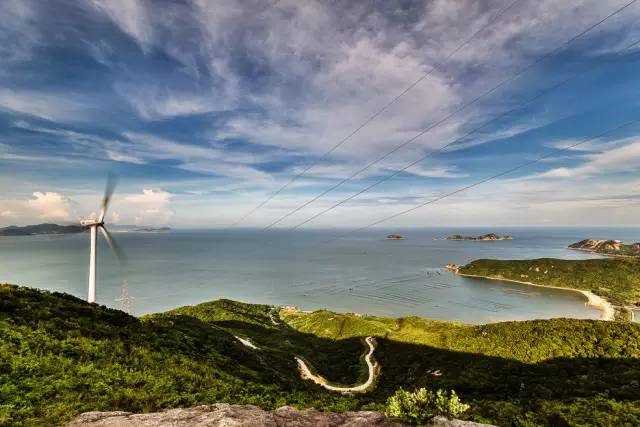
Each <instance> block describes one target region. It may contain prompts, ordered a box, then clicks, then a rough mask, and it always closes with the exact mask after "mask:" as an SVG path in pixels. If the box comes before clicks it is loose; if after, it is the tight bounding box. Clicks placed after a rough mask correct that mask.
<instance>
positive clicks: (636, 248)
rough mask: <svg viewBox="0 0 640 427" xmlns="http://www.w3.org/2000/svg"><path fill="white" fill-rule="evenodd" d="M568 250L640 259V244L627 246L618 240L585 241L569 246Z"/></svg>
mask: <svg viewBox="0 0 640 427" xmlns="http://www.w3.org/2000/svg"><path fill="white" fill-rule="evenodd" d="M569 248H570V249H577V250H580V251H587V252H593V253H597V254H602V255H610V256H636V257H640V243H632V244H630V245H628V244H625V243H623V242H622V241H620V240H597V239H585V240H582V241H580V242H578V243H573V244H571V245H569Z"/></svg>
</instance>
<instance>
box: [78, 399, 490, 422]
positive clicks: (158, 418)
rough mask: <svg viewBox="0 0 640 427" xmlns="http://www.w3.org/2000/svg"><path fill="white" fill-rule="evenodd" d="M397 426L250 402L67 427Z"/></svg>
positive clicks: (356, 415)
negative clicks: (270, 407) (247, 403)
mask: <svg viewBox="0 0 640 427" xmlns="http://www.w3.org/2000/svg"><path fill="white" fill-rule="evenodd" d="M427 425H428V426H433V427H482V426H486V424H478V423H473V422H469V421H459V420H447V419H446V418H442V417H437V418H436V419H434V420H433V421H432V422H431V423H430V424H427ZM116 426H117V427H152V426H153V427H157V426H171V427H187V426H189V427H199V426H201V427H204V426H207V427H245V426H246V427H285V426H295V427H333V426H345V427H347V426H348V427H400V426H404V424H403V423H401V422H400V421H398V420H396V419H393V418H387V417H385V416H384V415H382V414H380V413H379V412H372V411H361V412H320V411H314V410H297V409H294V408H290V407H288V406H285V407H282V408H280V409H277V410H275V411H265V410H262V409H260V408H258V407H257V406H253V405H229V404H226V403H218V404H215V405H202V406H196V407H195V408H189V409H170V410H167V411H163V412H153V413H148V414H132V413H130V412H86V413H84V414H82V415H80V416H79V417H78V418H77V419H75V420H74V421H72V422H71V423H69V424H68V427H116Z"/></svg>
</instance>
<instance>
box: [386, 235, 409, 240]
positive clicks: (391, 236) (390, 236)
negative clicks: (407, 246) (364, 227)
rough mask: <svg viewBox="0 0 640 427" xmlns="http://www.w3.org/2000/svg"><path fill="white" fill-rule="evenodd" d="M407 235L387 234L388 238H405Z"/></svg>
mask: <svg viewBox="0 0 640 427" xmlns="http://www.w3.org/2000/svg"><path fill="white" fill-rule="evenodd" d="M404 239H405V237H404V236H402V235H400V234H389V235H387V240H404Z"/></svg>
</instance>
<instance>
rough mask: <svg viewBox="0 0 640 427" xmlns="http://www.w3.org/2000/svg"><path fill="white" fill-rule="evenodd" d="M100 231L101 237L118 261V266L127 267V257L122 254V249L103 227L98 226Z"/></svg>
mask: <svg viewBox="0 0 640 427" xmlns="http://www.w3.org/2000/svg"><path fill="white" fill-rule="evenodd" d="M100 231H101V232H102V235H103V236H104V238H105V239H106V241H107V244H108V245H109V247H110V248H111V250H113V252H115V254H116V256H117V257H118V261H120V264H121V265H127V256H126V255H125V254H124V251H123V250H122V248H120V246H119V245H118V244H117V243H116V241H115V240H113V237H111V234H110V233H109V232H108V231H107V229H106V228H105V227H104V225H101V226H100Z"/></svg>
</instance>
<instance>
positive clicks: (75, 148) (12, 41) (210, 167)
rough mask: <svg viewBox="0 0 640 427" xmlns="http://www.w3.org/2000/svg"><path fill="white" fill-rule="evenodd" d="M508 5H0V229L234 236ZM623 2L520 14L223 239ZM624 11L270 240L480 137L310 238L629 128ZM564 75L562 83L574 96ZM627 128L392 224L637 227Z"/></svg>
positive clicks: (561, 5)
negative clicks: (95, 227) (105, 200)
mask: <svg viewBox="0 0 640 427" xmlns="http://www.w3.org/2000/svg"><path fill="white" fill-rule="evenodd" d="M510 2H511V0H508V1H505V0H485V1H471V0H468V1H460V2H452V1H447V0H429V1H403V2H384V1H373V2H370V1H346V0H341V1H330V2H328V1H311V0H309V1H304V2H301V1H296V0H280V1H273V0H272V1H255V0H254V1H237V2H216V1H205V0H192V1H187V0H185V1H144V0H105V1H99V0H85V1H55V0H54V1H47V2H41V1H30V0H15V1H13V0H0V226H3V225H9V224H27V223H34V222H42V221H55V222H74V221H77V219H78V218H80V217H84V216H89V215H91V214H95V212H96V211H97V210H98V207H99V201H100V198H101V193H102V189H103V186H104V180H105V177H106V175H107V173H109V172H113V173H115V174H117V175H118V176H119V178H120V183H119V187H118V190H117V194H116V197H115V198H114V200H113V208H112V209H111V212H110V216H109V218H108V220H109V221H111V222H119V223H122V224H130V223H139V224H158V225H160V224H163V225H164V224H168V225H172V226H177V227H195V226H200V227H202V226H211V227H213V226H224V225H226V224H229V223H232V222H234V221H235V220H236V219H238V218H240V217H242V216H243V215H244V214H245V213H246V212H248V211H250V210H251V209H252V208H253V207H254V206H256V205H257V204H259V203H260V202H261V201H262V200H264V199H265V198H266V197H268V196H269V194H271V193H272V192H273V191H275V190H277V189H278V188H280V187H281V186H282V185H284V183H286V182H287V181H288V180H289V179H290V178H291V177H292V176H294V175H295V174H297V173H299V172H300V171H301V170H303V169H304V168H305V167H306V166H307V165H308V164H310V163H312V162H315V161H318V160H319V159H320V158H321V156H322V154H323V153H324V152H326V151H327V150H328V149H329V148H330V147H332V146H333V145H334V144H335V143H337V142H338V141H340V140H341V139H343V138H344V137H345V136H347V135H348V134H350V133H351V132H352V131H353V130H354V129H355V128H357V127H358V126H359V125H360V124H361V123H363V122H364V121H365V120H366V119H367V118H368V117H369V116H370V115H371V114H373V113H375V112H376V111H377V110H379V109H380V108H381V107H382V106H383V105H385V104H386V103H387V102H388V101H389V100H391V99H392V98H394V96H396V95H397V94H398V93H400V92H401V91H402V90H403V89H404V88H406V87H407V86H408V85H409V84H411V83H412V82H413V81H415V80H416V79H417V78H419V77H420V76H421V75H423V74H424V73H426V72H428V71H429V70H430V69H431V68H432V67H434V66H436V65H438V64H440V63H442V61H443V60H444V59H445V58H446V57H447V55H448V54H449V53H450V52H451V51H452V50H454V49H455V48H456V47H457V46H458V45H459V44H460V43H461V42H462V41H463V40H465V39H466V38H468V37H469V36H470V35H471V34H473V32H474V31H476V30H477V29H479V28H481V27H482V26H483V25H485V23H486V22H487V21H488V20H489V19H490V18H491V17H492V16H493V15H494V14H496V13H497V11H499V10H501V9H502V8H504V7H505V6H506V5H508V4H509V3H510ZM626 3H628V0H627V1H607V2H602V1H597V0H585V1H575V2H566V1H563V0H542V1H532V0H521V1H519V2H518V3H516V5H515V6H514V7H512V8H511V9H509V10H508V11H507V12H506V13H505V14H504V15H503V16H501V17H500V18H499V19H498V21H497V22H495V23H494V24H493V25H491V26H490V27H488V28H487V29H486V30H485V31H483V32H481V33H480V34H479V35H478V36H477V37H476V38H475V39H474V40H473V41H472V42H471V43H469V45H468V46H466V47H465V48H463V49H461V50H460V51H459V52H457V53H456V54H455V55H454V56H453V57H451V58H450V59H449V60H448V61H446V62H444V63H442V65H441V66H438V67H437V69H436V70H435V71H434V72H433V73H431V75H430V76H429V77H427V78H426V79H424V80H423V81H421V82H420V83H419V84H418V85H417V86H416V87H414V88H413V89H412V90H411V91H409V92H408V93H407V94H406V95H404V96H403V97H402V98H400V99H399V100H398V102H396V103H394V104H393V105H392V106H391V107H390V108H389V109H388V110H387V111H385V112H384V113H383V114H381V115H380V116H379V117H377V118H376V119H375V120H374V121H372V122H371V123H370V124H369V125H367V126H366V127H365V128H363V129H362V130H361V131H359V132H358V133H356V134H355V135H354V136H353V137H352V138H350V139H349V140H348V141H347V142H346V143H345V144H343V145H342V146H341V147H340V148H339V149H337V150H336V151H335V152H333V153H332V154H331V155H330V156H328V157H327V158H322V159H321V160H320V161H318V164H317V165H316V166H315V167H314V168H312V169H311V170H310V171H309V172H308V173H306V174H305V175H304V176H303V177H301V178H300V179H299V180H297V181H296V182H295V183H294V184H293V185H292V186H291V187H289V188H288V189H287V190H286V191H284V192H282V193H281V194H280V195H278V197H276V198H274V199H273V200H272V201H271V202H270V203H268V204H267V205H265V206H264V207H263V208H262V209H260V210H258V211H257V212H255V213H254V214H253V215H251V216H250V217H249V218H247V219H246V221H245V222H244V223H243V224H242V225H245V226H262V225H266V224H269V223H271V222H273V221H274V220H275V219H277V218H279V217H281V216H282V215H284V214H286V213H287V212H288V211H290V210H292V209H294V208H295V207H296V206H299V205H300V204H302V203H304V202H306V201H307V200H309V199H311V198H313V197H314V196H315V195H317V194H318V193H320V192H322V191H323V190H325V189H327V188H329V187H331V186H332V185H334V184H335V183H336V182H339V181H340V180H341V179H343V178H344V177H346V176H349V175H351V174H352V173H353V172H354V171H357V170H358V169H360V168H362V167H363V166H364V165H366V164H368V163H369V162H371V161H372V160H374V159H376V158H378V157H379V156H381V155H383V154H384V153H386V152H388V151H390V150H391V149H393V148H394V147H396V146H397V145H398V144H400V143H402V142H404V141H406V140H408V139H410V138H412V137H414V136H415V135H416V134H417V133H418V132H420V131H421V130H422V129H424V128H426V127H429V126H430V125H431V124H433V123H435V122H438V121H440V120H441V119H442V118H444V117H447V116H448V115H450V114H452V113H453V112H455V111H456V110H458V109H459V108H460V107H461V106H463V105H465V104H466V103H469V102H470V101H472V100H473V99H474V98H476V97H477V96H478V95H480V94H482V93H484V92H486V91H488V90H490V89H491V88H492V87H494V86H496V85H498V84H500V83H501V82H502V81H504V80H507V79H509V77H510V76H512V75H514V74H515V73H517V72H519V70H521V69H523V68H524V67H526V66H527V65H528V64H530V63H531V62H532V61H535V60H536V58H539V57H541V56H543V55H545V54H547V53H548V52H551V51H553V50H554V49H556V48H557V47H558V46H562V45H563V44H564V42H565V41H567V40H568V39H570V38H572V37H573V36H575V35H576V34H578V33H580V32H581V31H583V30H584V29H585V28H587V27H589V26H590V25H591V24H593V23H596V22H598V21H599V20H601V19H602V18H604V17H605V16H607V15H608V14H610V13H611V12H613V11H615V10H616V9H618V8H619V7H621V6H623V5H625V4H626ZM639 18H640V4H633V5H631V6H629V7H628V8H626V9H625V10H624V11H623V12H621V13H620V14H618V15H616V16H615V17H613V18H611V19H609V20H607V21H606V22H604V23H603V24H602V25H599V26H598V27H596V28H595V29H594V30H593V31H591V32H589V33H588V34H586V35H585V36H584V37H581V38H579V39H577V40H576V41H575V42H573V43H571V44H570V45H569V46H567V47H566V48H563V49H561V50H560V51H558V53H557V54H555V55H553V56H551V57H549V58H548V59H547V60H545V61H542V62H540V63H538V64H537V65H536V66H535V67H533V68H531V69H529V70H528V71H527V72H526V73H524V74H523V75H522V76H521V77H519V78H518V79H516V80H514V81H510V82H509V83H508V84H505V85H503V86H502V87H500V89H499V90H497V91H495V92H494V93H492V94H491V95H490V96H487V97H483V98H482V99H481V100H480V101H479V102H477V103H474V104H473V105H471V106H469V107H468V108H465V109H463V110H462V111H459V112H458V113H456V114H454V115H453V116H452V117H451V118H450V119H448V120H446V121H445V122H443V123H442V124H440V125H438V126H436V127H435V128H433V129H432V130H431V131H429V132H427V133H426V134H424V135H423V136H421V137H419V138H418V139H416V140H415V142H413V143H411V144H409V145H408V146H406V147H405V148H403V149H402V150H399V151H398V152H396V153H394V154H393V155H392V156H390V157H388V158H386V159H385V160H384V161H382V162H380V163H378V164H376V165H375V166H373V167H371V168H370V169H369V170H367V171H366V172H365V173H362V174H361V175H359V176H357V177H356V178H355V179H353V180H351V181H349V182H348V183H346V184H344V185H342V186H340V187H339V188H337V189H336V190H335V191H332V192H331V193H329V194H327V195H326V196H325V197H323V198H321V199H319V200H318V201H316V202H314V203H313V204H311V205H310V206H308V207H307V208H305V209H303V210H301V211H300V212H297V213H296V214H295V215H292V216H291V217H289V218H287V219H286V220H285V221H282V223H281V224H279V225H280V226H283V227H288V226H292V225H295V224H297V223H299V222H301V221H304V220H305V219H306V218H308V217H310V216H312V215H313V214H315V213H317V212H320V211H322V210H324V209H325V208H326V207H327V206H331V205H333V204H334V203H336V202H337V201H339V200H341V199H343V198H345V197H348V196H349V195H351V194H352V193H354V192H356V191H358V190H360V189H362V188H364V187H366V186H368V185H370V184H371V183H372V182H375V181H377V180H378V179H380V178H381V177H383V176H385V175H387V174H389V173H392V172H393V171H394V170H397V169H399V168H402V167H404V166H405V165H406V164H408V163H410V162H412V161H413V160H414V159H416V158H419V157H422V156H424V155H425V154H426V153H429V152H430V151H432V150H434V149H437V148H438V147H441V146H443V145H445V144H447V143H449V142H451V141H455V140H457V139H459V138H461V137H463V136H464V135H466V134H467V133H468V132H469V131H470V130H472V129H474V128H476V127H478V126H479V125H481V124H483V123H485V122H487V121H489V120H491V119H493V118H494V117H497V116H500V115H501V114H502V113H504V112H505V111H507V110H510V109H512V108H515V107H519V106H520V105H522V104H523V103H524V102H525V101H527V100H528V99H530V98H532V97H534V96H536V95H537V94H538V93H540V92H542V91H544V90H545V89H546V88H549V87H551V86H553V85H554V84H556V83H558V82H561V81H563V80H564V79H568V78H571V79H570V80H569V81H568V82H567V83H566V84H563V85H562V86H560V87H558V89H557V90H554V91H552V92H549V93H548V94H547V95H545V96H542V97H540V98H539V99H537V100H536V101H534V102H531V103H529V104H527V105H526V106H525V107H523V108H518V109H516V110H515V111H514V112H512V113H510V114H508V115H506V116H505V117H502V118H500V119H499V120H495V121H493V122H490V123H489V124H488V125H487V126H485V127H483V128H482V129H481V130H480V131H478V132H475V133H473V134H471V135H470V136H468V137H465V138H463V139H462V140H461V141H459V143H457V144H455V145H454V146H452V147H450V148H449V149H447V150H446V152H444V153H440V154H438V155H435V156H432V157H429V158H428V159H426V160H425V161H424V162H422V163H420V164H418V165H416V166H415V167H412V168H410V169H408V170H407V171H406V173H403V174H401V175H400V176H397V177H395V178H394V179H392V180H389V181H387V182H385V183H383V184H381V185H379V186H377V187H375V188H373V189H372V190H371V191H369V192H367V193H365V194H363V195H361V196H359V197H358V198H356V199H354V200H353V201H351V202H350V203H347V204H345V205H343V206H341V207H340V208H338V209H336V210H334V211H331V212H329V213H327V214H326V215H323V216H321V217H319V218H317V219H316V220H314V221H313V222H311V223H309V224H308V225H307V226H309V227H314V226H317V227H325V226H344V227H352V226H360V225H363V222H373V221H376V220H378V219H380V218H382V217H384V216H385V215H392V214H394V213H396V212H398V211H402V210H404V209H407V208H409V207H411V206H413V205H415V204H418V203H421V202H423V201H426V200H429V198H432V197H436V196H438V195H439V194H442V193H446V192H449V191H452V190H455V189H456V188H459V187H463V186H465V185H468V184H470V183H473V182H474V181H478V180H480V179H482V178H484V177H485V176H487V175H491V174H494V173H496V172H499V171H501V170H503V169H508V168H509V167H512V166H514V165H517V164H519V163H521V162H525V161H527V160H530V159H532V158H535V157H537V156H540V155H542V154H545V153H547V152H549V151H550V150H553V149H555V148H558V147H564V146H567V145H570V144H572V143H575V142H578V141H580V140H583V139H587V138H590V137H591V136H594V135H597V134H600V133H602V132H604V131H606V130H608V129H611V128H614V127H616V126H617V125H619V124H621V123H623V122H626V121H630V120H633V119H635V118H640V79H638V71H640V49H638V47H637V45H636V46H635V47H633V48H631V49H626V48H627V47H628V46H630V45H632V43H634V42H635V41H637V40H638V39H640V28H639V27H638V25H637V22H638V21H639ZM573 76H575V77H573ZM638 134H640V125H635V126H629V127H627V128H624V129H622V130H620V131H618V132H615V133H612V134H610V135H607V136H606V137H603V138H600V139H597V140H595V141H592V142H589V143H586V144H584V145H581V146H580V147H579V149H572V150H569V151H567V152H563V153H561V154H560V155H558V156H556V157H554V158H551V159H547V160H545V161H543V162H540V163H538V164H536V165H535V166H533V167H530V168H526V169H522V170H520V171H518V172H517V173H514V174H512V175H509V176H506V177H503V178H501V179H500V180H497V181H494V182H491V183H489V184H486V185H484V186H481V187H476V188H474V189H472V190H470V191H468V192H465V193H461V194H457V195H456V196H453V197H451V198H447V199H445V200H442V201H441V202H439V203H437V204H434V205H431V206H429V207H427V208H425V209H422V210H418V211H415V212H413V213H411V214H409V215H406V216H403V217H399V218H396V219H394V220H393V222H391V223H389V226H432V225H536V224H538V225H540V224H546V225H549V224H555V225H562V224H571V225H588V224H602V225H607V224H616V225H623V224H637V223H638V222H639V221H638V220H637V218H640V200H639V199H640V177H639V175H638V170H640V138H638Z"/></svg>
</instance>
